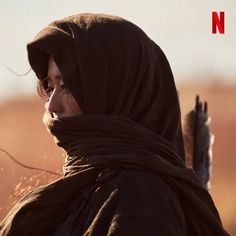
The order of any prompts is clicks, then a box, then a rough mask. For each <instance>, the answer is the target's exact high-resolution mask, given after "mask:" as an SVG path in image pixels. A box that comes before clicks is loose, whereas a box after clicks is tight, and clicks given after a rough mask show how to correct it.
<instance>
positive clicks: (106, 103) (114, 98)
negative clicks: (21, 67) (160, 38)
mask: <svg viewBox="0 0 236 236" xmlns="http://www.w3.org/2000/svg"><path fill="white" fill-rule="evenodd" d="M27 50H28V58H29V62H30V65H31V67H32V69H33V70H34V71H35V73H36V75H37V77H38V78H39V79H43V78H45V76H46V75H47V62H48V58H49V55H51V56H52V57H53V58H54V60H55V61H56V63H57V65H58V67H59V68H60V70H61V72H62V75H63V77H64V78H63V80H64V83H65V85H66V86H67V87H68V88H69V90H70V91H71V92H72V94H73V96H74V97H75V99H76V100H77V102H78V103H79V104H80V107H81V108H82V110H83V112H84V113H85V114H105V115H116V116H124V117H127V118H129V119H131V120H133V121H135V122H137V123H139V124H140V125H142V126H144V127H146V128H148V129H149V130H151V131H153V132H154V133H156V134H158V135H160V136H161V137H162V138H163V139H165V140H167V141H168V142H170V143H172V144H173V146H174V147H175V148H176V150H177V153H178V154H179V155H180V156H181V157H182V158H183V159H184V148H183V138H182V129H181V115H180V107H179V101H178V95H177V91H176V87H175V83H174V79H173V75H172V72H171V68H170V66H169V63H168V60H167V58H166V57H165V55H164V53H163V51H162V50H161V49H160V47H159V46H158V45H156V43H155V42H153V41H152V40H151V39H150V38H149V37H148V36H147V35H146V34H145V33H144V32H143V31H142V30H141V29H140V28H139V27H137V26H136V25H134V24H133V23H131V22H129V21H126V20H124V19H122V18H119V17H115V16H109V15H102V14H79V15H74V16H70V17H68V18H65V19H62V20H58V21H54V22H52V23H51V24H49V26H47V27H46V28H44V29H43V30H42V31H40V32H39V33H38V34H37V36H36V37H35V38H34V40H33V41H32V42H30V43H29V44H28V45H27Z"/></svg>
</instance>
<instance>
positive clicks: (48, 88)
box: [45, 87, 54, 95]
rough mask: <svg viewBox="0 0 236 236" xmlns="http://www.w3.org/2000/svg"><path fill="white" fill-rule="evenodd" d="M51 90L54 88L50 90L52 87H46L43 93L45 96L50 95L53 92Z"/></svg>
mask: <svg viewBox="0 0 236 236" xmlns="http://www.w3.org/2000/svg"><path fill="white" fill-rule="evenodd" d="M53 90H54V88H52V87H47V89H46V90H45V91H46V94H47V95H51V94H52V92H53Z"/></svg>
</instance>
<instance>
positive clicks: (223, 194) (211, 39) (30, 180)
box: [0, 0, 236, 234]
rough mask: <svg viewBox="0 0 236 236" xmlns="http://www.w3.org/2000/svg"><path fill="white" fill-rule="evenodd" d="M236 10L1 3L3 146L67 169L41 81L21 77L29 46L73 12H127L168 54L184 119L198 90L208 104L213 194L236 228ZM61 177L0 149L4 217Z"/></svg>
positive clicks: (193, 4) (49, 0)
mask: <svg viewBox="0 0 236 236" xmlns="http://www.w3.org/2000/svg"><path fill="white" fill-rule="evenodd" d="M235 9H236V2H235V1H234V0H226V1H214V2H213V1H210V0H204V1H203V0H201V1H194V0H179V1H174V0H166V1H160V0H146V1H134V0H129V1H124V0H119V1H118V0H112V1H107V0H100V1H95V0H86V1H82V0H71V1H66V0H57V1H55V0H41V1H38V2H37V1H29V0H24V1H19V0H9V1H3V0H0V28H1V37H0V114H1V115H0V148H1V149H4V150H5V151H7V152H9V153H10V154H11V155H12V156H13V157H15V158H16V159H17V160H19V161H20V162H22V163H24V164H27V165H30V166H35V167H39V168H46V169H48V170H52V171H54V172H60V173H61V172H62V165H63V163H64V154H63V152H62V150H60V149H59V148H57V147H56V145H55V144H54V141H53V139H52V137H51V136H50V135H49V134H48V133H47V131H46V129H45V127H44V125H43V124H42V114H43V106H44V104H43V101H42V100H41V99H40V98H39V97H38V96H37V93H36V78H35V76H34V74H33V73H32V71H31V72H30V73H28V74H27V75H25V76H19V75H23V74H24V73H26V72H27V71H28V70H29V69H30V67H29V64H28V61H27V54H26V44H27V43H28V42H30V41H31V40H32V39H33V38H34V36H35V35H36V33H38V32H39V31H40V30H41V29H42V28H43V27H45V26H46V25H48V24H49V23H50V22H51V21H53V20H56V19H60V18H63V17H66V16H69V15H73V14H77V13H82V12H94V13H107V14H113V15H118V16H121V17H124V18H126V19H128V20H130V21H132V22H134V23H136V24H137V25H139V26H140V27H141V28H142V29H143V30H144V31H145V32H146V33H147V34H148V35H149V36H150V37H151V38H152V39H153V40H154V41H155V42H156V43H157V44H158V45H159V46H160V47H161V48H162V49H163V51H164V52H165V54H166V56H167V58H168V60H169V62H170V65H171V68H172V70H173V74H174V77H175V81H176V85H177V88H178V91H179V96H180V102H181V109H182V116H183V118H184V116H185V114H186V113H187V112H188V111H190V110H191V109H192V108H193V106H194V101H195V95H196V94H199V95H200V97H201V99H203V100H207V101H208V103H209V112H210V115H211V118H212V123H211V129H212V132H213V133H214V135H215V143H214V147H213V177H212V184H211V185H212V187H211V190H210V193H211V195H212V197H213V199H214V201H215V203H216V206H217V208H218V210H219V213H220V215H221V217H222V220H223V223H224V226H225V228H226V229H227V230H228V231H229V232H230V233H232V234H234V233H236V219H235V217H234V215H233V213H234V212H235V210H236V202H235V200H234V198H235V197H234V196H235V195H234V194H236V169H235V166H236V158H234V156H235V153H236V145H235V144H234V141H235V132H236V122H235V120H236V108H235V104H234V102H235V101H236V11H235ZM212 11H218V12H220V11H224V12H225V34H215V35H213V34H212V33H211V32H212V29H211V27H212V22H211V13H212ZM11 70H13V71H11ZM13 72H14V73H13ZM17 74H18V75H17ZM56 178H58V176H56V175H51V174H47V173H43V172H39V171H35V170H29V169H25V168H23V167H22V166H20V165H17V164H16V163H15V162H13V161H12V160H11V159H10V158H9V157H7V155H5V154H4V152H3V151H1V150H0V220H1V219H2V218H3V217H4V216H5V215H6V213H7V212H8V210H9V208H10V207H11V206H12V204H14V202H15V201H17V200H18V199H19V198H20V197H21V196H22V194H24V193H25V192H27V191H29V190H30V189H31V188H34V187H36V186H39V185H41V184H46V183H48V182H50V181H52V180H54V179H56Z"/></svg>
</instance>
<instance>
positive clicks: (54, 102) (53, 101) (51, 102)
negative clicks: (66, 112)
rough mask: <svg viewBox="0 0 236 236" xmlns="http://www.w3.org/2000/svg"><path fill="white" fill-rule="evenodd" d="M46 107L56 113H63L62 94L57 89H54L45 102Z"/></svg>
mask: <svg viewBox="0 0 236 236" xmlns="http://www.w3.org/2000/svg"><path fill="white" fill-rule="evenodd" d="M45 109H46V110H47V111H48V112H50V113H54V114H56V115H58V114H60V113H62V104H61V96H60V93H58V91H57V90H54V91H53V92H52V94H51V96H50V97H49V99H48V101H47V102H46V104H45Z"/></svg>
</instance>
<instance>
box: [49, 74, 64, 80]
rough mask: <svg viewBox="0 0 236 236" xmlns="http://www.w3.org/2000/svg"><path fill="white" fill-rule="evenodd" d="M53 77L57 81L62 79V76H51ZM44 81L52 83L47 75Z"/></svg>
mask: <svg viewBox="0 0 236 236" xmlns="http://www.w3.org/2000/svg"><path fill="white" fill-rule="evenodd" d="M53 77H54V78H55V79H58V80H59V79H62V75H56V76H53ZM45 80H49V81H52V79H51V77H50V76H48V75H47V76H46V77H45Z"/></svg>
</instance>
